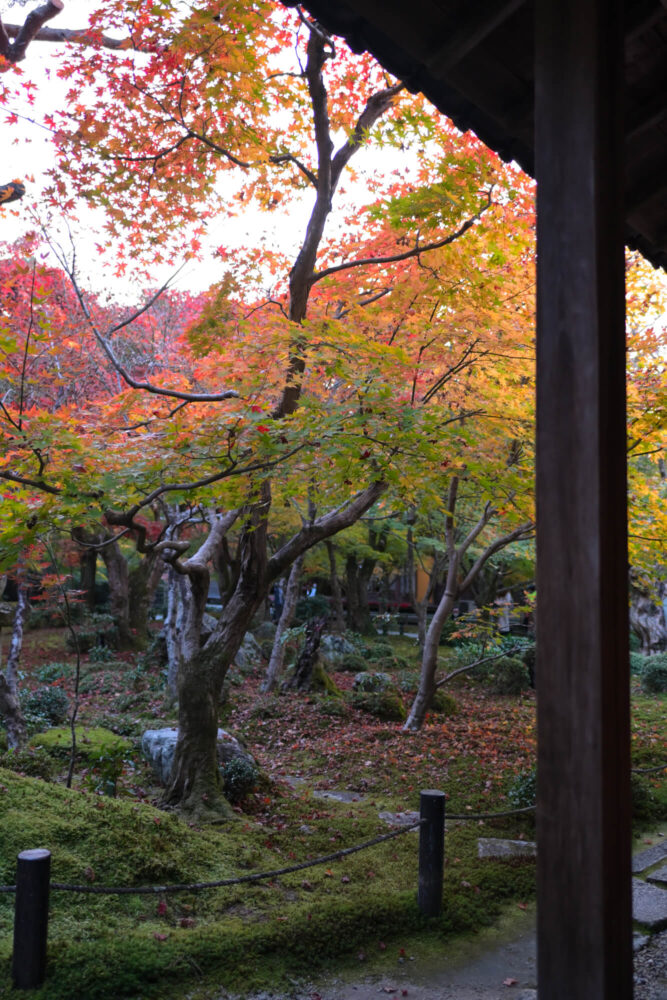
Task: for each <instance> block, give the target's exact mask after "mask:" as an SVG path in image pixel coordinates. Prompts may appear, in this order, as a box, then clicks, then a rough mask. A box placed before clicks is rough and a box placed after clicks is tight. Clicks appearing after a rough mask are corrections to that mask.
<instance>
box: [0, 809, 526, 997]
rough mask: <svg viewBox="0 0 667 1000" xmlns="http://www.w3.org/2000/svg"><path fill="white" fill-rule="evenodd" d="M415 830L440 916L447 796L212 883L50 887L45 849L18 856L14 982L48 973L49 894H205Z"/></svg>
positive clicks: (425, 884)
mask: <svg viewBox="0 0 667 1000" xmlns="http://www.w3.org/2000/svg"><path fill="white" fill-rule="evenodd" d="M532 808H534V807H531V806H529V807H527V808H523V809H513V810H509V811H507V812H502V813H487V814H477V813H466V814H462V815H459V814H457V813H455V814H452V815H450V816H449V817H448V818H449V819H457V820H458V819H463V820H470V819H472V820H474V819H480V818H488V819H495V818H496V817H501V816H509V815H514V814H520V813H526V812H530V811H531V809H532ZM416 829H418V830H419V883H418V889H417V903H418V906H419V909H420V911H421V913H422V914H423V915H424V916H427V917H433V916H438V915H439V913H440V912H441V909H442V887H443V875H444V855H445V793H444V792H440V791H436V790H433V789H430V790H425V791H422V792H421V795H420V813H419V819H415V820H414V821H413V822H410V823H405V824H401V826H400V828H399V829H397V830H392V831H391V832H389V833H383V834H379V835H378V836H377V837H372V838H371V839H370V840H365V841H363V842H362V843H360V844H354V845H353V846H352V847H343V848H340V849H339V850H337V851H332V852H331V853H330V854H324V855H321V856H320V857H317V858H312V859H310V860H308V861H301V862H298V863H296V864H292V865H286V866H284V867H282V868H274V869H272V870H270V871H266V872H255V873H252V874H248V875H237V876H234V877H232V878H225V879H217V880H215V881H211V882H188V883H178V884H172V885H142V886H104V885H75V884H69V883H66V882H51V852H50V851H48V850H45V849H42V848H40V849H37V850H29V851H22V852H21V853H20V854H19V856H18V859H17V866H16V884H15V885H3V886H0V892H2V893H15V895H16V902H15V910H14V951H13V955H12V978H13V982H14V986H15V987H16V988H17V989H34V988H36V987H38V986H40V985H41V984H42V983H43V981H44V976H45V972H46V942H47V934H48V912H49V893H50V891H51V890H53V891H55V892H76V893H81V894H86V895H106V896H112V895H113V896H130V895H136V896H141V895H144V896H149V895H150V896H162V895H164V894H167V893H176V892H201V891H204V890H206V889H219V888H226V887H228V886H233V885H244V884H245V885H247V884H251V883H254V882H260V881H264V880H271V879H275V878H279V877H280V876H282V875H289V874H292V873H293V872H299V871H304V870H305V869H307V868H314V867H316V866H317V865H324V864H330V863H331V862H333V861H338V860H340V859H341V858H345V857H348V856H349V855H351V854H356V853H358V852H359V851H365V850H368V849H369V848H371V847H375V846H377V845H378V844H382V843H385V842H387V841H390V840H394V839H395V838H396V837H401V836H403V834H405V833H410V832H411V831H413V830H416Z"/></svg>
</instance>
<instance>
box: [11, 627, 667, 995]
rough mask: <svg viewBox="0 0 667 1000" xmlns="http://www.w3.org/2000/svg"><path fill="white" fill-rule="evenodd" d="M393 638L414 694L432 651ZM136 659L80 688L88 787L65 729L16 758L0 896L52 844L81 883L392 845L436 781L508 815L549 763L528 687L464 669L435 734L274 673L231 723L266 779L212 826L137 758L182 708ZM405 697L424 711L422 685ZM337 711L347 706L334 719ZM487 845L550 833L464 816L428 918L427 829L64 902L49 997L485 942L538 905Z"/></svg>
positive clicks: (638, 746)
mask: <svg viewBox="0 0 667 1000" xmlns="http://www.w3.org/2000/svg"><path fill="white" fill-rule="evenodd" d="M64 641H65V635H64V631H63V630H50V631H47V632H44V633H42V632H40V631H34V632H30V633H28V635H27V638H26V648H25V651H24V665H23V666H24V674H25V677H24V681H23V683H24V686H25V688H26V691H27V692H31V691H33V690H41V689H43V688H44V687H45V686H46V687H48V681H47V680H46V678H48V677H53V680H52V681H51V683H52V684H53V685H55V688H54V689H55V690H64V691H65V692H66V693H67V692H68V690H70V689H69V688H68V685H70V684H71V672H70V671H68V670H67V669H66V667H67V665H68V657H69V656H70V655H71V654H68V653H67V651H66V650H64V649H63V648H62V647H61V648H59V644H63V645H64ZM383 641H386V640H383ZM390 642H391V645H392V649H393V651H394V655H395V658H396V661H397V663H398V664H400V666H398V667H396V668H394V669H395V672H394V674H393V677H394V680H395V681H396V682H398V683H397V686H398V687H399V688H402V686H403V685H401V684H400V682H401V680H402V681H403V682H405V681H406V678H407V677H409V676H410V675H409V672H406V669H405V667H404V665H403V664H404V663H405V662H406V661H407V662H408V663H409V662H410V661H413V662H414V663H415V665H416V664H417V652H416V649H415V648H414V646H413V645H412V641H411V640H409V639H398V638H393V637H392V638H391V639H390ZM138 656H139V654H136V653H127V654H122V655H121V657H120V658H119V659H118V660H116V661H114V662H113V664H111V665H110V664H109V663H99V662H96V661H95V660H92V661H91V660H90V659H89V658H87V657H86V658H84V663H83V681H84V682H85V681H86V680H88V682H89V683H88V684H86V683H83V685H82V687H83V689H84V690H83V693H82V695H81V705H80V715H79V720H78V726H79V727H80V739H79V744H80V754H79V757H78V759H77V766H76V771H75V780H74V787H73V788H72V789H67V788H65V787H64V785H63V775H64V773H65V771H66V766H67V762H66V759H65V757H66V755H64V754H63V747H62V746H61V739H62V738H61V737H60V735H59V734H60V733H61V732H62V730H61V729H58V727H52V728H50V729H47V730H46V732H45V734H44V735H41V736H40V735H35V736H33V737H32V739H31V743H30V745H29V746H28V748H27V749H25V750H24V751H22V752H21V754H20V755H12V754H11V753H4V754H3V756H2V759H1V760H0V766H2V768H3V770H2V773H1V775H0V812H1V814H2V824H3V830H4V831H5V836H4V838H3V849H2V855H1V857H0V883H2V884H10V883H11V882H13V876H14V863H15V856H16V853H17V852H18V851H19V850H22V849H25V848H26V847H31V846H38V845H39V846H48V847H49V848H50V849H51V850H52V852H53V873H52V877H53V879H54V880H55V881H58V882H64V883H70V884H82V885H88V886H100V885H121V886H122V885H135V886H136V885H143V884H158V885H162V884H168V883H183V882H185V883H194V882H198V881H209V880H217V879H221V878H228V877H232V876H236V875H239V874H241V875H243V874H247V873H250V872H257V871H272V870H276V869H281V868H283V867H286V866H289V865H290V864H292V863H296V862H300V861H303V860H306V859H308V858H314V857H318V856H322V855H327V854H330V853H333V852H335V851H336V850H338V849H339V848H342V847H347V846H351V845H353V844H356V843H360V842H363V841H365V840H368V839H372V838H374V837H376V836H377V835H378V834H382V833H385V832H388V831H389V830H390V827H389V826H388V825H387V824H386V822H385V821H384V820H382V819H380V817H379V814H380V813H381V812H399V811H406V810H413V809H418V801H419V791H420V789H422V788H427V787H428V788H441V789H443V790H445V792H446V794H447V796H448V799H447V810H448V811H449V813H452V814H453V813H457V814H459V813H462V814H465V813H467V812H470V813H472V814H477V813H479V812H494V811H499V810H505V809H507V808H511V807H512V805H513V804H515V803H516V801H517V799H516V793H515V792H514V791H513V789H516V788H517V787H520V788H523V790H524V791H526V789H527V788H528V790H529V787H530V781H529V780H528V781H526V780H525V778H524V777H523V776H525V775H526V774H530V772H531V769H532V768H533V767H534V759H535V698H534V693H533V692H532V691H522V692H520V693H519V694H517V695H512V696H503V695H498V694H496V693H495V691H494V689H493V687H491V686H489V685H488V684H487V683H485V682H484V681H483V680H475V679H474V678H467V677H465V676H463V677H461V678H460V679H458V681H456V680H455V681H454V682H452V684H451V685H448V692H447V693H448V694H449V695H450V697H451V698H453V700H454V702H455V703H456V706H457V710H456V711H449V712H448V713H447V714H438V713H436V712H434V713H433V714H432V715H430V716H429V717H428V718H427V721H426V724H425V726H424V727H423V728H422V730H421V731H420V732H419V733H411V734H407V733H404V732H402V730H401V724H400V722H387V721H382V720H380V719H378V718H376V717H374V716H371V715H369V714H368V713H367V712H365V711H363V710H361V709H359V708H357V707H355V704H354V698H353V694H354V691H353V688H354V675H353V674H351V673H349V672H346V671H340V672H337V673H335V674H334V675H333V676H334V680H335V681H336V684H337V685H338V686H339V688H340V689H341V691H342V693H343V697H342V699H340V698H339V699H332V698H331V697H330V696H328V695H327V694H323V695H320V694H317V693H311V694H309V695H306V696H304V695H303V694H299V693H293V692H291V693H287V694H277V695H275V696H273V697H267V696H266V695H262V694H261V693H260V690H259V689H260V683H261V675H262V669H261V668H258V669H256V670H255V671H254V672H250V673H248V674H247V676H245V677H243V678H241V675H239V679H240V680H241V683H239V684H238V686H237V687H235V698H234V703H233V705H228V706H227V709H226V712H227V715H226V720H225V725H226V726H227V728H228V729H229V730H230V731H231V732H233V733H234V734H235V735H237V736H240V737H241V738H242V739H243V740H244V742H245V744H246V746H247V748H248V749H249V750H250V752H251V753H252V754H253V756H254V757H255V759H256V760H257V762H258V764H259V766H260V768H261V777H260V778H259V779H258V782H257V784H256V785H255V786H254V788H253V790H252V791H250V792H248V791H247V787H246V789H245V792H246V794H245V796H243V795H241V796H240V798H239V801H238V804H237V805H236V806H235V814H236V818H235V819H234V820H232V821H231V822H229V823H227V824H224V825H220V826H206V827H200V828H197V827H196V826H194V825H193V824H192V823H187V822H186V821H185V820H183V819H182V818H179V816H178V815H177V814H175V813H172V812H165V811H164V810H158V809H156V808H155V806H154V805H153V804H152V803H153V802H154V801H156V800H157V798H158V794H159V789H158V788H157V787H156V786H155V784H154V779H153V777H152V775H151V772H150V769H149V768H148V767H147V766H146V764H145V762H144V761H143V759H142V757H141V754H140V752H139V749H138V744H139V736H140V733H141V732H142V731H143V730H144V729H146V728H154V727H156V726H159V725H163V724H169V723H172V722H173V709H169V708H167V705H168V701H167V700H166V699H165V694H164V678H163V677H162V675H161V671H160V668H159V666H158V665H157V664H156V665H153V666H152V667H149V668H143V669H141V670H137V659H138ZM442 656H443V662H444V660H445V659H446V658H447V657H450V656H453V653H452V651H450V650H447V649H443V652H442ZM371 659H372V658H371ZM387 659H388V658H387V657H386V656H385V657H384V658H383V666H384V667H385V668H386V663H387ZM140 662H143V661H140ZM369 662H370V661H369ZM52 663H56V664H60V668H59V669H55V668H54V667H52V666H51V664H52ZM63 665H64V668H65V669H63ZM110 666H111V669H110ZM383 672H385V671H383ZM387 672H389V673H390V674H391V670H389V671H387ZM417 680H418V675H417V671H416V670H415V672H414V673H413V683H414V684H416V683H417ZM632 683H633V695H634V702H635V711H634V718H633V751H634V761H635V763H636V765H637V766H638V767H641V768H649V767H651V766H655V765H657V764H658V763H660V762H662V760H664V759H665V757H666V756H667V745H666V741H665V734H664V728H663V726H662V718H663V717H664V707H665V695H664V694H658V695H653V696H648V695H646V694H644V693H643V692H642V690H641V687H640V685H639V681H638V680H634V679H633V682H632ZM405 686H406V687H407V688H408V690H406V691H405V692H404V697H405V700H406V702H407V701H408V699H409V698H410V696H411V694H412V693H414V688H413V690H412V691H410V690H409V684H406V685H405ZM28 696H29V695H28ZM332 701H336V703H337V705H339V711H336V712H332V711H331V706H330V702H332ZM120 704H122V706H123V710H122V711H118V706H119V705H120ZM449 707H450V708H451V706H449ZM114 731H115V735H114ZM49 734H52V735H51V736H50V737H49ZM100 734H108V735H107V737H105V736H104V735H100ZM114 739H115V740H116V741H117V743H116V745H117V746H118V747H120V752H119V753H118V754H117V755H116V757H115V758H114V757H113V754H112V753H108V752H107V757H109V758H110V760H106V761H105V760H103V759H102V758H104V756H105V754H104V753H102V750H104V749H105V747H106V749H107V751H108V750H109V743H108V740H111V741H112V743H111V746H113V745H114V744H113V740H114ZM100 740H101V741H102V742H101V744H100V742H99V741H100ZM105 740H107V742H106V743H105ZM100 746H101V748H102V749H100ZM105 765H106V767H107V770H106V771H105ZM111 765H113V767H112V766H111ZM110 767H111V770H109V768H110ZM114 768H115V769H114ZM24 775H26V776H24ZM31 775H37V777H34V776H31ZM661 777H662V776H661V775H660V774H650V773H648V774H641V775H637V776H636V782H637V783H638V785H639V786H640V787H639V791H638V792H637V795H636V801H637V804H638V805H639V807H640V815H641V817H642V819H643V820H644V822H655V821H656V820H657V819H659V818H660V817H661V816H662V817H663V818H664V817H665V816H667V794H666V789H665V782H664V780H661ZM45 779H46V780H45ZM331 792H343V793H347V796H346V797H347V798H349V799H350V800H351V801H338V800H336V799H333V798H321V797H319V795H320V794H321V793H331ZM524 799H525V796H524V798H522V799H521V804H522V805H523V804H527V803H526V802H525V801H524ZM485 835H486V836H501V837H513V838H517V837H518V838H524V837H525V838H527V839H531V838H532V837H533V835H534V827H533V821H532V818H531V816H530V815H528V816H525V815H524V816H516V817H507V818H502V819H496V820H493V821H486V822H479V821H476V820H473V821H459V820H452V821H451V822H449V823H448V827H447V834H446V855H447V862H446V868H445V886H444V901H445V902H444V910H443V914H442V917H441V918H439V919H437V920H435V921H430V922H425V921H424V920H423V919H422V918H421V917H420V915H419V913H418V910H417V906H416V880H417V835H416V834H415V833H407V834H404V835H402V836H400V837H397V838H396V839H394V840H390V841H387V842H384V843H381V844H378V845H377V846H375V847H373V848H371V849H369V850H367V851H362V852H359V853H358V854H353V855H350V856H348V857H344V858H343V859H341V860H336V861H331V862H330V863H327V864H325V865H322V866H319V867H315V868H311V869H306V870H304V871H298V872H295V873H292V874H285V875H280V876H277V877H275V878H273V879H270V880H267V881H264V882H259V883H256V884H249V885H237V886H232V887H228V888H220V889H215V890H209V891H207V892H203V893H195V892H194V891H186V892H183V893H179V894H176V895H161V894H157V895H150V896H126V897H123V896H121V897H116V896H95V895H85V896H83V895H78V894H76V893H62V892H54V893H53V894H52V903H51V923H50V939H49V967H48V974H47V981H46V984H45V986H44V987H43V988H42V989H41V990H40V991H38V992H37V994H36V996H38V997H43V998H45V1000H46V998H48V1000H54V998H60V997H63V998H64V997H71V996H86V997H87V998H88V997H90V998H95V997H100V998H102V997H104V998H111V997H114V998H115V997H139V996H141V997H150V996H161V997H166V996H169V995H173V996H182V995H183V990H184V988H185V986H186V984H187V988H188V989H191V988H196V989H197V993H196V995H197V996H198V997H199V996H201V997H202V998H203V997H206V996H214V995H215V992H214V991H213V986H212V985H207V984H213V983H216V984H217V987H218V989H220V988H223V987H225V988H228V989H231V990H234V989H237V990H240V989H242V988H252V987H255V988H266V987H267V986H269V985H270V986H271V987H272V988H274V989H275V988H276V986H278V985H281V984H282V985H285V984H286V983H288V982H289V981H290V977H294V976H299V975H301V976H305V975H307V974H309V973H312V972H313V971H314V962H315V960H314V958H313V956H314V955H317V956H318V958H317V961H318V962H322V963H325V962H326V961H327V960H331V959H334V958H337V959H339V958H341V957H347V958H348V959H349V958H352V960H353V961H363V960H364V959H365V958H366V957H368V956H372V955H375V954H377V953H378V952H379V950H380V948H381V946H383V947H382V950H384V948H387V950H388V952H389V953H390V954H394V953H396V954H397V955H398V954H399V953H400V949H401V948H402V947H403V946H404V943H405V942H406V941H407V940H408V938H409V937H410V935H414V934H415V933H418V934H419V935H420V936H421V937H425V938H427V939H429V940H433V939H438V938H440V939H441V938H442V937H443V936H444V935H451V934H453V933H464V932H470V931H474V930H477V929H479V928H480V927H482V926H484V925H486V924H488V923H489V922H490V921H492V920H493V919H494V917H495V916H497V914H498V913H499V912H500V908H501V907H502V905H503V904H504V903H506V902H508V901H509V902H511V903H512V905H513V906H515V907H516V906H518V905H521V907H523V906H524V905H525V904H526V903H527V902H528V901H529V900H530V899H531V897H532V895H533V892H534V886H533V883H534V865H533V862H532V861H524V860H522V861H521V862H518V863H513V864H512V865H507V863H503V862H490V861H483V862H482V861H479V860H478V858H477V838H478V837H479V836H485ZM12 920H13V907H12V897H11V896H7V895H2V896H1V897H0V938H1V939H2V941H3V944H2V946H0V947H1V949H2V950H1V951H0V958H1V962H0V968H1V969H2V973H1V974H2V979H0V984H1V985H0V989H1V990H2V991H3V992H2V993H1V994H0V995H6V993H7V990H8V983H9V954H10V949H11V935H12ZM332 923H335V926H336V927H337V934H336V935H331V932H330V929H331V926H332ZM167 982H168V984H169V985H168V986H167V985H166V984H167ZM209 989H210V992H207V991H208V990H209Z"/></svg>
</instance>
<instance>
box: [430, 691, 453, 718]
mask: <svg viewBox="0 0 667 1000" xmlns="http://www.w3.org/2000/svg"><path fill="white" fill-rule="evenodd" d="M431 711H432V712H435V713H436V714H437V715H442V716H444V718H450V717H451V716H453V715H458V711H459V705H458V702H457V701H456V699H455V698H452V696H451V694H447V692H446V691H443V690H442V688H438V690H437V691H436V692H435V694H434V695H433V700H432V702H431Z"/></svg>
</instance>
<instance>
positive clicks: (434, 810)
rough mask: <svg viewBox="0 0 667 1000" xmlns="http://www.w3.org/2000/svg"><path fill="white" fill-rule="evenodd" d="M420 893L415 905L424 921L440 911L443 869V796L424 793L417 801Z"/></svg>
mask: <svg viewBox="0 0 667 1000" xmlns="http://www.w3.org/2000/svg"><path fill="white" fill-rule="evenodd" d="M419 818H420V819H421V821H422V825H421V826H420V827H419V889H418V890H417V903H418V905H419V909H420V911H421V912H422V913H423V914H424V916H425V917H437V916H439V915H440V911H441V910H442V876H443V872H444V865H445V793H444V792H437V791H433V790H432V789H427V790H425V791H423V792H422V793H421V795H420V797H419Z"/></svg>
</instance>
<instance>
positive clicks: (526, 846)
mask: <svg viewBox="0 0 667 1000" xmlns="http://www.w3.org/2000/svg"><path fill="white" fill-rule="evenodd" d="M536 855H537V844H536V843H534V841H532V840H499V839H498V838H496V837H480V838H479V839H478V841H477V857H478V858H521V857H523V858H525V857H530V858H534V857H535V856H536Z"/></svg>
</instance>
